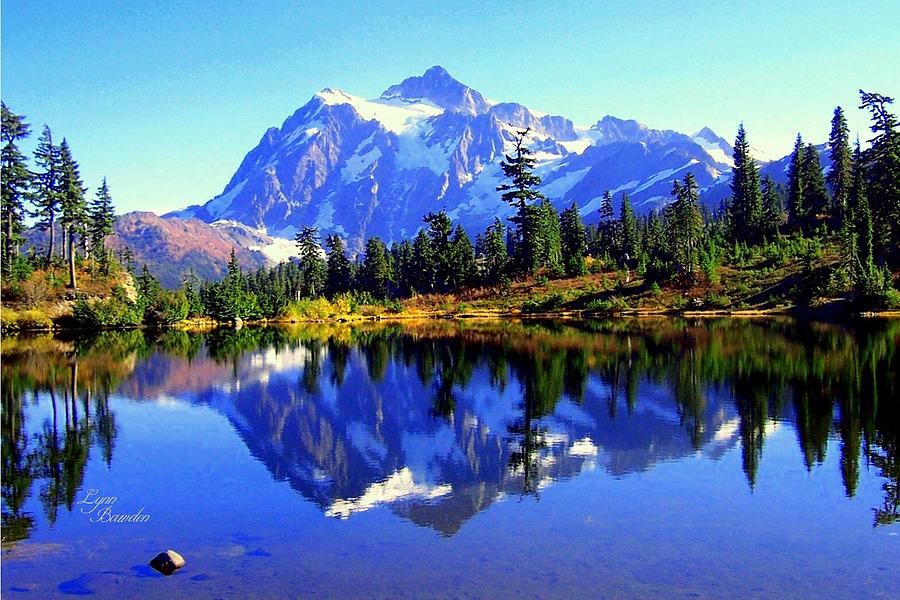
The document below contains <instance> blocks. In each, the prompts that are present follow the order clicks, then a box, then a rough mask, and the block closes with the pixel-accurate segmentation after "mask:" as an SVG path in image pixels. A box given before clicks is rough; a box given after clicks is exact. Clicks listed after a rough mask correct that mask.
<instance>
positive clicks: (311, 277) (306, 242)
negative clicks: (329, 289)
mask: <svg viewBox="0 0 900 600" xmlns="http://www.w3.org/2000/svg"><path fill="white" fill-rule="evenodd" d="M294 241H295V242H296V244H297V258H299V259H300V271H301V274H302V278H303V279H302V284H301V287H300V292H301V294H302V295H303V296H306V297H309V298H312V297H315V296H320V295H321V294H323V293H324V292H325V286H326V283H327V278H328V273H327V267H326V265H325V261H323V260H322V249H321V248H320V247H319V229H318V227H308V226H305V227H303V228H302V229H301V230H300V231H298V232H297V235H296V236H295V237H294Z"/></svg>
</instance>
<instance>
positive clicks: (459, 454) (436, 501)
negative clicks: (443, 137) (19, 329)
mask: <svg viewBox="0 0 900 600" xmlns="http://www.w3.org/2000/svg"><path fill="white" fill-rule="evenodd" d="M2 352H3V355H2V359H3V361H2V375H3V383H2V389H3V394H2V395H3V413H2V426H3V486H2V492H3V504H2V508H3V512H2V516H3V551H2V576H3V577H2V588H0V591H2V594H3V596H4V598H17V597H20V598H50V597H70V596H72V595H91V596H93V597H96V598H194V597H196V598H297V597H315V598H332V597H334V598H356V597H364V598H365V597H374V598H398V597H399V598H430V597H435V598H448V597H458V598H476V597H477V598H523V597H524V598H607V597H609V598H659V597H663V598H729V597H754V598H787V597H797V598H810V597H817V598H879V597H884V598H888V597H891V598H897V597H898V595H900V512H898V510H900V509H898V506H900V491H898V476H900V462H898V426H900V418H898V408H900V322H897V321H893V322H891V321H870V322H866V323H863V324H860V325H858V326H838V325H828V324H811V323H802V322H794V321H789V320H758V321H748V320H727V319H723V320H703V321H689V320H670V319H640V320H620V321H605V322H565V323H559V322H539V323H538V322H534V323H531V322H529V323H517V322H499V323H498V322H476V321H464V322H450V321H427V322H420V323H410V324H405V325H384V324H377V323H365V324H362V325H354V326H350V325H314V326H308V327H307V326H303V327H297V328H291V329H275V328H272V329H250V328H245V329H242V330H239V331H219V332H212V333H207V334H187V333H183V332H167V333H163V334H150V333H144V332H139V331H134V332H124V333H123V332H108V333H101V334H98V335H94V336H92V337H87V338H79V337H71V335H70V336H69V337H50V336H43V337H14V338H7V339H4V340H3V347H2ZM91 490H95V491H91ZM101 497H103V498H107V500H106V504H105V505H102V506H96V507H94V508H93V510H92V506H93V505H92V504H89V502H93V501H96V500H98V499H99V498H101ZM113 497H114V500H113ZM106 509H108V510H106ZM104 510H106V512H104V513H101V511H104ZM101 514H103V515H106V516H105V517H102V516H99V515H101ZM113 515H118V516H119V517H124V516H125V515H144V516H147V518H145V517H144V516H141V517H138V518H136V519H134V521H133V522H108V521H109V517H110V516H113ZM98 516H99V517H98ZM166 548H172V549H174V550H176V551H178V552H180V553H181V554H183V555H184V556H185V558H186V559H187V565H186V566H185V567H184V568H183V569H181V570H180V571H178V572H176V574H175V575H173V576H172V577H163V576H161V575H158V574H157V573H156V572H155V571H153V570H151V569H150V568H149V567H148V566H146V564H147V561H148V560H149V559H150V558H151V557H152V556H154V555H155V554H156V553H157V552H159V551H161V550H164V549H166Z"/></svg>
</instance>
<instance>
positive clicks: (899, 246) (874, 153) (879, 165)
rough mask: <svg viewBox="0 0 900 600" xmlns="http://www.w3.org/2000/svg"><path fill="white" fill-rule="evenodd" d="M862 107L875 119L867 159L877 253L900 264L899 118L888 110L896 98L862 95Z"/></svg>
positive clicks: (871, 94) (869, 196)
mask: <svg viewBox="0 0 900 600" xmlns="http://www.w3.org/2000/svg"><path fill="white" fill-rule="evenodd" d="M859 93H860V98H861V104H860V108H864V109H866V110H868V111H869V113H870V114H871V115H872V125H871V129H872V133H874V134H875V137H874V138H872V142H871V145H870V147H869V149H868V150H866V152H865V154H864V156H863V158H864V160H865V161H866V163H867V165H868V173H869V180H868V186H869V187H868V199H869V205H870V207H871V210H872V221H873V234H874V248H875V252H876V253H878V254H879V255H880V256H882V257H884V259H886V260H887V261H888V262H889V263H891V264H895V265H896V264H900V135H898V133H900V132H898V131H897V127H898V123H897V117H896V116H895V115H894V114H893V113H891V112H890V111H889V110H888V105H890V104H892V103H893V102H894V99H893V98H890V97H888V96H883V95H881V94H877V93H869V92H864V91H863V90H860V91H859Z"/></svg>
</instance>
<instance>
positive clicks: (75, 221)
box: [59, 138, 87, 289]
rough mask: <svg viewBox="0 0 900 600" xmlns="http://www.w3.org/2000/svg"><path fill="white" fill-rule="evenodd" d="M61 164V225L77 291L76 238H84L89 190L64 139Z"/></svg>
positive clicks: (73, 287)
mask: <svg viewBox="0 0 900 600" xmlns="http://www.w3.org/2000/svg"><path fill="white" fill-rule="evenodd" d="M59 164H60V172H61V179H60V183H61V191H62V195H61V197H60V213H61V214H60V223H61V224H62V226H63V241H64V244H65V248H66V259H67V261H68V264H69V287H70V288H72V289H75V288H76V287H77V282H76V281H75V236H76V235H79V236H82V237H84V233H85V224H86V221H87V207H86V205H85V201H84V192H85V191H86V190H87V188H85V187H84V183H83V182H82V181H81V174H80V173H79V170H78V163H77V162H76V161H75V159H74V158H73V157H72V152H71V150H70V149H69V144H68V142H66V140H65V138H63V141H62V144H60V146H59Z"/></svg>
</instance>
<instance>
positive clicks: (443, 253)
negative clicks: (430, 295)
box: [422, 210, 454, 292]
mask: <svg viewBox="0 0 900 600" xmlns="http://www.w3.org/2000/svg"><path fill="white" fill-rule="evenodd" d="M422 220H423V221H425V222H426V223H427V224H428V237H429V239H430V240H431V250H432V261H431V262H432V264H431V268H432V269H433V271H432V279H433V281H434V282H435V286H436V287H437V289H438V290H439V291H442V292H446V291H449V290H450V289H451V288H452V287H453V280H454V273H453V264H452V263H453V248H452V244H451V240H450V235H451V234H452V233H453V222H452V221H451V220H450V217H449V216H448V215H447V213H446V212H445V211H443V210H442V211H440V212H437V213H428V214H427V215H425V216H424V217H423V219H422Z"/></svg>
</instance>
